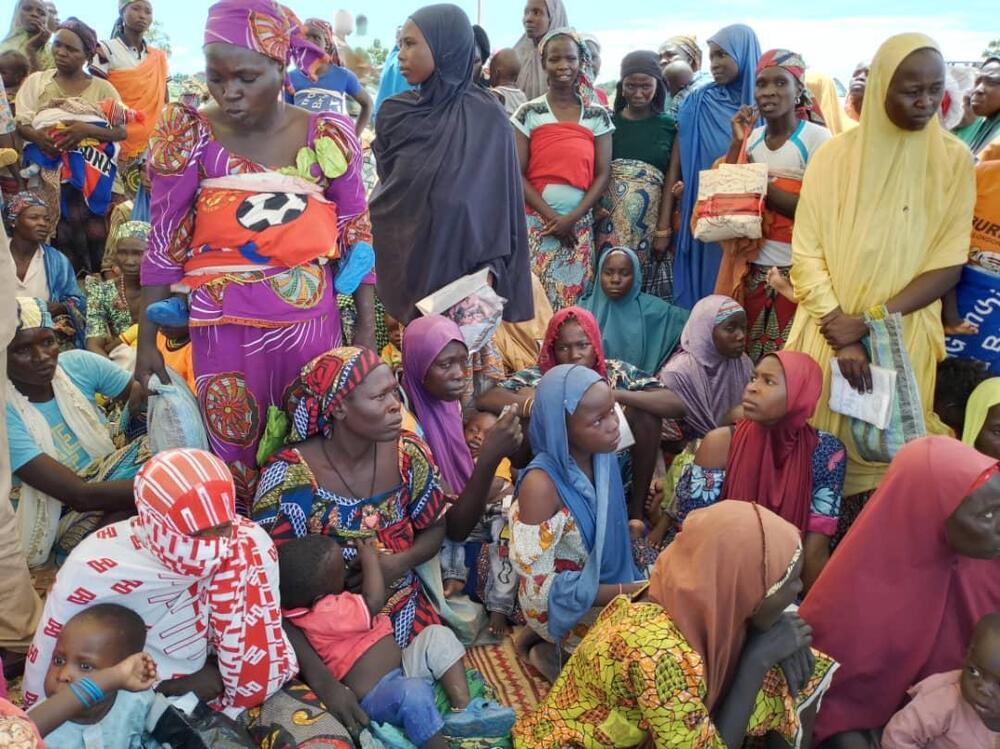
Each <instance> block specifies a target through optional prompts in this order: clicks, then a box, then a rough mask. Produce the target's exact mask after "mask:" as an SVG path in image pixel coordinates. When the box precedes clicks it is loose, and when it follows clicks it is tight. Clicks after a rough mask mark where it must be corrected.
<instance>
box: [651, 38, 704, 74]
mask: <svg viewBox="0 0 1000 749" xmlns="http://www.w3.org/2000/svg"><path fill="white" fill-rule="evenodd" d="M669 46H674V47H677V48H678V49H680V50H681V51H682V52H683V53H684V54H685V55H687V57H688V59H689V60H691V61H692V62H693V63H695V64H696V65H697V66H698V67H699V68H700V67H701V47H700V46H698V37H696V36H694V35H693V34H692V35H689V34H678V35H677V36H672V37H670V38H669V39H667V41H665V42H664V43H663V44H661V45H660V49H659V52H660V54H661V55H662V54H663V50H665V49H666V48H667V47H669Z"/></svg>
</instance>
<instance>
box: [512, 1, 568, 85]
mask: <svg viewBox="0 0 1000 749" xmlns="http://www.w3.org/2000/svg"><path fill="white" fill-rule="evenodd" d="M521 23H522V24H523V26H524V34H523V35H522V36H521V38H520V39H518V40H517V44H515V45H514V51H515V52H517V56H518V58H519V59H520V61H521V72H520V73H519V74H518V76H517V87H518V88H519V89H521V91H523V92H524V95H525V96H527V97H528V100H529V101H530V100H531V99H537V98H538V97H539V96H541V95H542V94H544V93H545V92H546V91H547V90H548V87H549V83H548V75H546V73H545V67H544V66H543V65H542V59H541V57H540V56H539V54H538V45H539V44H540V43H541V41H542V39H543V38H544V37H545V35H546V34H548V33H549V31H551V30H552V29H561V28H564V27H566V26H569V18H567V16H566V6H565V5H563V0H527V2H525V4H524V15H523V16H522V18H521Z"/></svg>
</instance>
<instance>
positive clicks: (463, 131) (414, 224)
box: [371, 5, 533, 323]
mask: <svg viewBox="0 0 1000 749" xmlns="http://www.w3.org/2000/svg"><path fill="white" fill-rule="evenodd" d="M474 58H475V40H474V37H473V33H472V25H471V24H470V23H469V19H468V17H467V16H466V15H465V13H464V12H463V11H462V10H461V9H460V8H459V7H458V6H455V5H429V6H427V7H426V8H421V9H420V10H418V11H417V12H416V13H414V14H413V15H412V16H410V18H408V19H407V21H406V23H405V24H404V25H403V28H402V31H401V32H400V36H399V66H400V71H401V72H402V73H403V75H404V76H405V77H406V80H407V81H408V82H409V83H411V84H414V85H417V86H419V88H418V89H417V90H415V91H408V92H406V93H403V94H399V95H397V96H394V97H392V98H391V99H389V100H387V101H385V102H384V103H383V104H382V108H381V109H380V110H379V113H378V118H377V120H376V127H375V132H376V138H375V144H374V146H373V149H374V154H375V158H376V161H377V163H378V176H379V186H378V187H377V188H376V190H375V193H374V195H373V196H372V205H371V216H372V229H373V231H374V234H375V246H376V247H377V248H378V254H379V257H381V258H383V260H384V261H385V262H383V263H381V264H379V266H378V293H379V297H380V298H381V299H382V302H383V303H384V304H385V308H386V309H387V310H388V311H389V313H390V314H391V315H392V316H393V317H394V318H396V319H397V320H399V321H400V322H402V323H408V322H409V321H410V320H412V319H413V318H414V317H416V316H417V309H416V306H415V304H416V302H418V301H419V300H420V299H422V298H424V297H425V296H427V295H428V294H432V293H434V292H435V291H438V290H439V289H441V288H442V287H444V286H446V285H448V284H449V283H451V282H452V281H454V280H456V279H458V278H461V277H463V276H465V275H468V274H470V273H474V272H476V271H478V270H480V269H482V268H489V270H490V273H491V275H492V278H491V283H492V284H493V288H494V289H496V292H497V293H498V294H499V295H500V296H502V297H504V298H505V299H507V304H506V306H505V307H504V313H503V317H504V320H507V321H508V322H522V321H524V320H530V319H531V318H532V316H533V312H532V303H531V276H530V273H529V259H528V237H527V233H526V231H525V227H524V207H523V206H524V196H523V194H522V192H521V179H520V177H521V175H520V173H519V171H518V163H517V152H516V151H515V150H514V142H513V139H512V138H511V132H510V125H509V123H508V122H507V118H506V114H505V113H504V111H503V108H502V107H501V106H500V104H499V103H498V102H497V100H496V99H495V98H493V96H492V95H491V94H490V93H489V92H488V91H486V90H484V89H483V88H481V87H480V86H477V85H475V84H474V83H473V81H472V70H473V63H474Z"/></svg>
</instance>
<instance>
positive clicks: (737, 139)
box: [731, 107, 757, 144]
mask: <svg viewBox="0 0 1000 749" xmlns="http://www.w3.org/2000/svg"><path fill="white" fill-rule="evenodd" d="M756 123H757V110H756V109H755V108H754V107H740V109H739V111H738V112H737V113H736V114H735V115H733V119H732V122H731V125H732V128H733V142H734V143H741V144H742V143H743V141H744V140H745V139H746V137H747V136H748V135H750V133H751V132H752V131H753V128H754V125H755V124H756Z"/></svg>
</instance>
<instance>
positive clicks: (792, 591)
mask: <svg viewBox="0 0 1000 749" xmlns="http://www.w3.org/2000/svg"><path fill="white" fill-rule="evenodd" d="M758 574H759V573H758ZM801 592H802V555H801V554H799V558H798V561H797V562H796V563H795V569H793V570H792V571H791V573H790V574H789V576H788V579H787V580H785V583H784V584H783V585H782V586H781V587H780V588H778V589H777V590H776V591H774V593H772V594H771V595H769V596H768V597H767V598H765V599H764V600H763V601H761V602H760V606H758V607H757V610H756V611H755V612H754V615H753V616H752V617H750V624H751V625H752V626H753V628H754V629H756V630H757V631H758V632H767V630H769V629H770V628H771V627H773V626H774V625H775V624H777V623H778V620H779V619H780V618H781V615H782V614H783V613H784V611H785V609H787V608H788V607H789V606H791V605H792V604H793V603H795V599H796V598H798V597H799V593H801Z"/></svg>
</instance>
